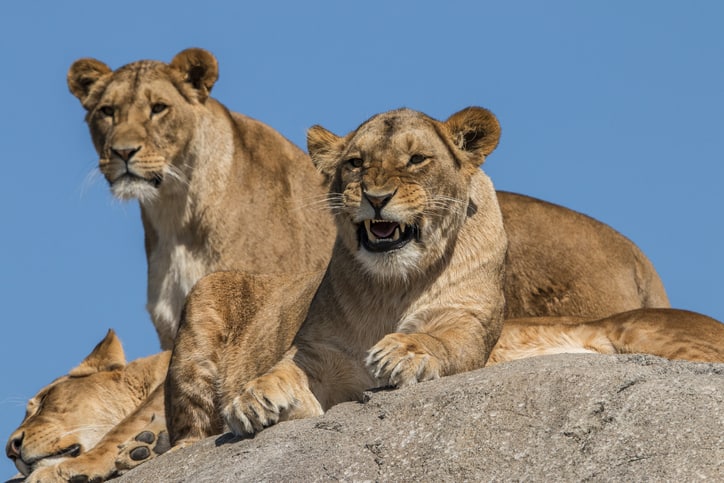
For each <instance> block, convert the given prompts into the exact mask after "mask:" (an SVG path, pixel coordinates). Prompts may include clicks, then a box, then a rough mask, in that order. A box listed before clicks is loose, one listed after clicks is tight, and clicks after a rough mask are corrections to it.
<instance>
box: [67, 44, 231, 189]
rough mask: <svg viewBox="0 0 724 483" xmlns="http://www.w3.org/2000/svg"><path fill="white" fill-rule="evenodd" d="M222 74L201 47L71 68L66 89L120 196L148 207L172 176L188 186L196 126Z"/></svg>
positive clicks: (90, 62)
mask: <svg viewBox="0 0 724 483" xmlns="http://www.w3.org/2000/svg"><path fill="white" fill-rule="evenodd" d="M217 77H218V65H217V62H216V58H214V56H213V55H212V54H210V53H209V52H206V51H205V50H202V49H187V50H184V51H183V52H181V53H179V54H178V55H176V57H174V59H173V60H172V61H171V63H170V64H165V63H163V62H156V61H148V60H143V61H139V62H133V63H131V64H128V65H126V66H124V67H121V68H119V69H118V70H116V71H112V70H111V69H110V68H109V67H108V66H107V65H106V64H104V63H103V62H100V61H98V60H95V59H80V60H77V61H76V62H74V63H73V65H72V66H71V67H70V70H69V71H68V87H69V89H70V91H71V93H72V94H73V95H74V96H76V97H77V98H78V99H79V100H80V101H81V104H83V107H84V108H85V109H86V111H87V115H86V122H87V123H88V127H89V128H90V133H91V137H92V139H93V144H94V145H95V148H96V151H97V152H98V155H99V157H100V159H99V161H98V166H99V169H100V171H101V172H102V173H103V175H104V176H105V178H106V180H107V181H108V183H109V184H110V186H111V191H112V192H113V194H114V195H115V196H117V197H119V198H121V199H129V198H138V199H139V200H140V201H141V202H144V201H147V200H152V199H155V198H156V197H157V196H158V189H159V188H160V187H161V186H162V185H164V184H170V183H169V180H171V179H175V180H176V182H177V183H183V181H184V179H186V170H188V169H190V167H189V166H186V165H185V163H184V161H185V160H186V159H187V158H189V153H191V152H193V149H194V147H193V146H192V145H190V144H192V143H191V140H192V138H191V136H192V133H193V129H192V128H191V126H194V125H195V124H196V122H195V121H196V120H197V119H196V118H197V117H199V111H200V107H201V106H202V105H203V104H204V103H205V102H206V100H207V98H208V96H209V93H210V92H211V88H212V87H213V85H214V82H216V79H217Z"/></svg>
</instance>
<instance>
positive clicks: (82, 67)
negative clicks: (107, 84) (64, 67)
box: [68, 59, 112, 106]
mask: <svg viewBox="0 0 724 483" xmlns="http://www.w3.org/2000/svg"><path fill="white" fill-rule="evenodd" d="M111 72H112V71H111V68H110V67H108V66H107V65H106V64H104V63H103V62H101V61H100V60H96V59H78V60H76V61H75V62H73V65H71V66H70V69H68V89H70V92H71V94H73V95H74V96H75V97H77V98H78V99H79V100H80V102H81V104H83V106H85V101H86V100H87V99H88V94H89V93H90V90H91V88H92V87H93V85H94V84H95V83H96V82H97V81H98V79H100V78H101V77H103V76H104V75H106V74H110V73H111Z"/></svg>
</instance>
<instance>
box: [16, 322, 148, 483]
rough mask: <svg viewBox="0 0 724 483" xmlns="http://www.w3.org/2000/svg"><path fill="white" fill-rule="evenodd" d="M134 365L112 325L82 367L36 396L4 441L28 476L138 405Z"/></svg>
mask: <svg viewBox="0 0 724 483" xmlns="http://www.w3.org/2000/svg"><path fill="white" fill-rule="evenodd" d="M133 364H134V363H132V364H131V365H133ZM131 365H128V366H126V361H125V356H124V353H123V348H122V346H121V343H120V341H119V340H118V338H117V337H116V335H115V333H114V332H113V331H112V330H111V331H108V334H107V335H106V337H105V338H104V339H103V340H102V341H101V342H100V343H99V344H98V345H97V346H96V347H95V349H93V351H92V352H91V353H90V354H89V355H88V357H86V358H85V359H84V360H83V362H81V363H80V365H78V367H76V368H75V369H73V370H71V371H70V372H69V373H68V374H67V375H65V376H62V377H59V378H58V379H56V380H55V381H53V382H51V383H50V384H48V385H47V386H45V387H44V388H43V389H41V390H40V392H38V394H36V395H35V396H34V397H33V398H31V399H30V401H28V404H27V407H26V412H25V418H24V419H23V422H22V424H21V425H20V426H19V427H18V429H16V430H15V431H14V432H13V434H12V435H10V438H9V439H8V442H7V445H6V446H5V452H6V454H7V456H8V458H10V459H11V460H13V462H14V463H15V466H16V467H17V469H18V471H20V472H21V473H22V474H24V475H26V476H27V475H29V474H30V473H32V472H33V471H35V470H36V469H38V468H41V467H44V466H52V465H56V464H58V463H59V462H61V461H63V460H65V459H68V458H75V457H77V456H78V455H80V454H81V453H84V452H86V451H88V450H90V449H91V448H93V447H94V446H95V445H96V444H97V443H98V441H100V439H101V438H102V437H103V436H104V435H105V434H106V433H107V432H108V431H109V430H110V429H111V428H113V427H114V426H115V425H116V424H118V423H119V422H120V421H121V420H122V419H123V418H124V417H125V416H126V415H127V414H128V413H130V412H131V411H132V410H133V409H134V408H135V407H137V406H138V404H139V402H140V400H139V397H141V396H142V395H140V394H137V392H138V390H139V389H140V387H141V384H140V377H138V374H137V375H132V374H131V377H130V378H129V377H128V376H129V370H130V371H131V372H133V371H134V369H132V368H131ZM132 382H133V383H135V386H134V384H131V383H132ZM134 387H135V390H134Z"/></svg>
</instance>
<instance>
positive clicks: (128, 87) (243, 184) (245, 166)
mask: <svg viewBox="0 0 724 483" xmlns="http://www.w3.org/2000/svg"><path fill="white" fill-rule="evenodd" d="M217 77H218V66H217V62H216V59H215V58H214V56H213V55H211V54H210V53H209V52H206V51H204V50H202V49H187V50H184V51H183V52H181V53H179V54H178V55H176V57H174V59H173V60H172V61H171V62H170V63H169V64H166V63H163V62H157V61H148V60H143V61H138V62H133V63H131V64H128V65H126V66H123V67H121V68H119V69H117V70H116V71H112V70H111V69H110V68H109V67H108V66H106V65H105V64H104V63H102V62H100V61H98V60H94V59H80V60H78V61H76V62H75V63H74V64H73V65H72V66H71V68H70V70H69V72H68V86H69V88H70V90H71V92H72V93H73V94H74V95H75V96H76V97H77V98H78V99H79V100H80V101H81V103H82V104H83V107H84V108H85V109H86V110H87V115H86V121H87V123H88V127H89V128H90V134H91V138H92V139H93V143H94V145H95V148H96V151H97V152H98V155H99V162H98V166H99V169H100V171H101V172H102V173H103V175H104V176H105V178H106V180H107V181H108V183H109V185H110V188H111V191H112V192H113V194H114V195H115V196H117V197H119V198H121V199H132V198H136V199H138V201H139V202H140V205H141V216H142V219H143V225H144V230H145V237H146V256H147V261H148V310H149V312H150V314H151V318H152V319H153V322H154V325H155V326H156V330H157V331H158V334H159V337H160V339H161V345H162V347H163V348H166V349H168V348H171V346H172V344H173V338H174V336H175V334H176V331H177V329H178V323H179V319H180V314H181V309H182V307H183V304H184V301H185V298H186V295H187V294H188V292H189V291H190V290H191V287H193V285H194V284H195V283H196V282H197V281H198V279H199V278H201V277H202V276H204V275H206V274H208V273H211V272H214V271H217V270H231V269H237V270H245V271H250V272H306V271H310V270H318V269H323V268H324V267H325V266H326V263H327V260H328V258H329V252H330V250H331V246H332V240H333V238H334V235H333V232H334V230H333V227H332V223H331V219H330V217H329V215H328V214H327V212H326V211H325V210H323V209H320V208H317V207H318V204H319V202H320V201H321V200H320V197H321V196H322V193H323V187H322V185H321V181H322V179H321V176H320V175H319V174H318V173H317V172H316V171H315V169H314V166H313V165H312V163H311V162H310V161H309V159H308V157H307V156H306V155H305V154H304V152H302V151H301V150H300V149H299V148H297V147H296V146H295V145H294V144H292V143H291V142H289V141H288V140H287V139H285V138H284V137H283V136H282V135H280V134H279V133H278V132H276V131H275V130H273V129H272V128H270V127H269V126H267V125H265V124H263V123H261V122H259V121H256V120H254V119H251V118H248V117H246V116H243V115H241V114H236V113H231V112H229V110H228V109H226V108H225V107H224V106H223V105H222V104H220V103H219V102H217V101H216V100H214V99H213V98H211V97H209V94H210V92H211V89H212V87H213V85H214V83H215V82H216V79H217Z"/></svg>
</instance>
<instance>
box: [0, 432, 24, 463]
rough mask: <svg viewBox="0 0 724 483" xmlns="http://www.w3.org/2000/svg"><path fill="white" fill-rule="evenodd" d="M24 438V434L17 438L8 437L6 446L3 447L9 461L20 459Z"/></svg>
mask: <svg viewBox="0 0 724 483" xmlns="http://www.w3.org/2000/svg"><path fill="white" fill-rule="evenodd" d="M24 436H25V433H21V434H20V435H18V436H15V437H12V436H11V437H10V440H9V441H8V445H7V446H6V447H5V454H7V456H8V458H10V459H11V460H16V459H18V458H20V448H21V447H22V445H23V437H24Z"/></svg>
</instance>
